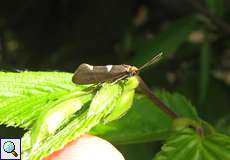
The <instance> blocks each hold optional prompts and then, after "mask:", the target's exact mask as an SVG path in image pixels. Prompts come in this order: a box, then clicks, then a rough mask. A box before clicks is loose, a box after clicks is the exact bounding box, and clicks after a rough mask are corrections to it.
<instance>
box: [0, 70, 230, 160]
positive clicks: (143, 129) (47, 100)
mask: <svg viewBox="0 0 230 160" xmlns="http://www.w3.org/2000/svg"><path fill="white" fill-rule="evenodd" d="M71 75H72V74H69V73H57V72H21V73H1V77H0V79H1V82H2V83H3V84H4V85H3V87H2V88H1V92H2V100H1V101H2V103H1V105H0V111H1V112H0V122H1V123H2V124H5V125H7V126H14V127H22V128H25V129H26V130H28V131H27V132H26V133H25V134H24V136H23V138H22V149H23V150H22V154H23V155H22V156H23V159H33V160H34V159H41V158H43V157H45V156H47V155H48V154H50V153H52V152H54V151H56V150H58V149H60V148H61V147H63V146H64V145H65V144H66V143H68V142H70V141H71V140H73V139H74V138H77V137H78V136H79V135H81V134H83V133H88V132H91V134H95V135H99V136H101V137H104V138H105V139H108V140H109V141H111V142H114V143H116V144H118V143H120V144H130V143H143V142H151V141H156V140H165V139H167V141H166V144H164V145H163V147H162V151H161V152H159V153H158V154H157V156H156V159H162V157H164V158H165V157H166V158H168V159H170V158H171V157H174V156H179V155H177V154H176V153H177V152H178V149H179V150H180V147H179V148H175V146H178V145H181V148H186V147H184V146H183V145H184V144H187V143H188V144H191V145H198V144H200V143H203V142H199V140H202V139H204V145H206V147H207V144H209V143H211V142H212V141H213V140H214V142H212V143H213V144H212V145H209V146H208V147H211V148H213V147H216V148H213V149H211V150H210V151H209V152H208V153H206V152H205V151H203V150H202V149H203V148H202V147H200V148H199V147H198V148H196V150H195V151H192V153H194V152H195V153H194V154H195V155H194V156H196V157H197V158H198V159H200V158H199V157H211V156H212V155H216V156H217V157H220V158H226V157H229V156H230V155H229V153H230V152H229V151H228V150H229V148H226V151H223V152H220V151H221V150H222V147H223V146H222V143H224V142H226V143H229V140H228V139H229V137H227V136H223V135H220V134H218V133H216V132H213V131H212V132H211V133H209V134H207V135H206V133H208V132H207V131H209V130H210V129H207V130H205V132H204V134H205V135H200V134H199V132H195V131H196V130H192V131H189V132H188V133H187V132H184V130H182V131H179V130H178V129H181V128H182V129H185V128H186V127H187V126H189V125H192V123H190V121H197V122H198V123H199V117H198V115H197V113H196V111H195V108H194V107H193V106H192V105H191V103H190V102H189V101H187V100H186V99H185V98H184V97H183V96H181V95H180V94H177V93H175V94H171V93H168V92H166V91H158V92H157V95H158V96H159V97H160V98H161V99H162V100H163V101H164V102H165V103H166V104H167V105H168V106H170V108H171V109H172V110H173V111H175V112H176V113H177V114H178V115H179V116H180V117H187V118H184V119H183V118H182V119H178V120H177V119H176V120H174V121H175V123H174V121H173V120H172V119H171V118H170V117H169V116H168V115H167V114H165V113H164V112H162V111H161V110H160V109H159V108H157V106H156V105H153V103H152V102H151V101H150V100H148V99H147V98H146V97H145V96H143V95H139V94H137V95H135V98H134V90H135V89H136V87H137V86H138V79H137V78H136V77H131V78H129V79H128V80H122V81H120V82H118V83H103V84H102V85H101V86H92V85H75V84H73V83H72V82H71V81H70V79H71ZM38 77H39V78H38ZM27 81H29V83H26V82H27ZM54 84H55V85H54ZM12 85H13V86H14V88H15V89H13V88H12V89H9V88H10V86H12ZM133 98H134V99H135V100H134V103H132V102H133ZM132 105H133V106H132ZM131 106H132V108H131V109H130V111H129V112H128V114H127V116H123V115H124V114H125V113H126V112H127V111H128V110H129V108H130V107H131ZM16 108H17V109H16ZM6 112H9V114H7V115H6V114H5V113H6ZM121 116H123V117H122V118H121ZM119 118H120V119H119ZM116 119H119V120H116ZM185 119H187V120H185ZM114 120H116V121H114ZM111 121H112V122H111ZM176 121H177V123H176ZM178 122H180V123H178ZM197 122H196V123H197ZM107 123H108V124H107ZM172 124H174V125H172ZM182 124H183V125H182ZM95 126H96V127H95ZM201 126H202V127H203V128H208V127H209V125H207V124H205V125H201ZM201 126H200V125H196V124H195V125H193V127H195V128H196V127H201ZM92 128H93V130H91V129H92ZM175 129H176V130H175ZM190 130H191V129H190ZM203 136H204V137H203ZM180 137H185V138H180ZM209 137H211V138H209ZM206 138H207V140H206ZM177 139H178V141H177ZM171 141H173V142H171ZM175 141H176V142H175ZM187 141H189V142H187ZM190 141H191V142H190ZM206 141H207V142H206ZM170 145H172V146H170ZM202 146H203V145H202ZM170 147H171V148H173V147H174V149H173V150H172V151H171V149H170V150H168V148H170ZM191 147H192V148H194V146H191ZM191 147H187V150H186V149H185V151H183V153H184V154H183V155H180V156H181V157H182V158H181V159H183V156H184V155H186V153H187V152H190V151H189V149H190V148H191ZM207 149H209V148H207ZM200 150H201V151H200ZM216 150H219V151H218V152H216ZM200 152H202V153H200ZM197 153H199V154H197ZM194 156H193V157H194ZM212 159H214V158H212Z"/></svg>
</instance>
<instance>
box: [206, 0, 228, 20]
mask: <svg viewBox="0 0 230 160" xmlns="http://www.w3.org/2000/svg"><path fill="white" fill-rule="evenodd" d="M206 4H207V7H208V9H209V10H210V12H212V13H213V14H215V15H217V16H219V17H221V16H223V15H224V1H223V0H206Z"/></svg>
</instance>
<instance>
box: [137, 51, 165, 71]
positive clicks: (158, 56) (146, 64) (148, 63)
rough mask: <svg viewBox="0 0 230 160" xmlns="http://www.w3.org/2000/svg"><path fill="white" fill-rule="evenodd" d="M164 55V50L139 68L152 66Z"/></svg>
mask: <svg viewBox="0 0 230 160" xmlns="http://www.w3.org/2000/svg"><path fill="white" fill-rule="evenodd" d="M162 56H163V52H160V53H159V54H157V55H156V56H154V57H153V58H152V59H151V60H149V61H148V62H146V63H145V64H144V65H142V66H141V67H140V68H139V70H142V69H144V68H146V67H148V66H151V65H152V64H154V63H156V62H158V61H159V60H160V59H161V57H162Z"/></svg>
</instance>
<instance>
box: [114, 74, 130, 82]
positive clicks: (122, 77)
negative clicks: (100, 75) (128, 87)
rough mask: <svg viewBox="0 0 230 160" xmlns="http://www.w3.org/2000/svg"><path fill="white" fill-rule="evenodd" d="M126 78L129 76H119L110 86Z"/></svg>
mask: <svg viewBox="0 0 230 160" xmlns="http://www.w3.org/2000/svg"><path fill="white" fill-rule="evenodd" d="M127 77H129V75H123V76H121V77H120V78H118V79H116V80H115V81H113V82H112V84H115V83H117V82H119V81H120V80H123V79H125V78H127Z"/></svg>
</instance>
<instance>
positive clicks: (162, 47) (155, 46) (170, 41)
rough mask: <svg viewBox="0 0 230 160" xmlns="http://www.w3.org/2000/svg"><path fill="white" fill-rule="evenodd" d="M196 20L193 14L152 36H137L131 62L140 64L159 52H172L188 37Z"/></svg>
mask: <svg viewBox="0 0 230 160" xmlns="http://www.w3.org/2000/svg"><path fill="white" fill-rule="evenodd" d="M197 22H198V21H197V19H196V18H195V17H193V16H187V17H183V18H180V19H178V20H176V21H175V22H174V23H173V24H171V26H170V27H169V29H168V30H166V31H164V32H161V33H159V34H157V35H156V36H154V37H153V38H150V39H143V38H138V39H137V41H136V43H135V44H134V50H135V51H136V52H137V54H136V55H135V57H134V59H133V64H135V65H137V66H141V65H143V64H144V63H145V62H146V61H148V60H149V59H151V58H152V57H153V56H154V54H158V53H159V52H163V53H165V54H171V53H174V52H175V51H176V50H177V49H178V48H179V47H180V46H181V44H182V43H184V42H185V41H186V40H187V39H188V35H189V34H190V33H191V32H192V31H193V30H194V28H195V27H196V25H197Z"/></svg>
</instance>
